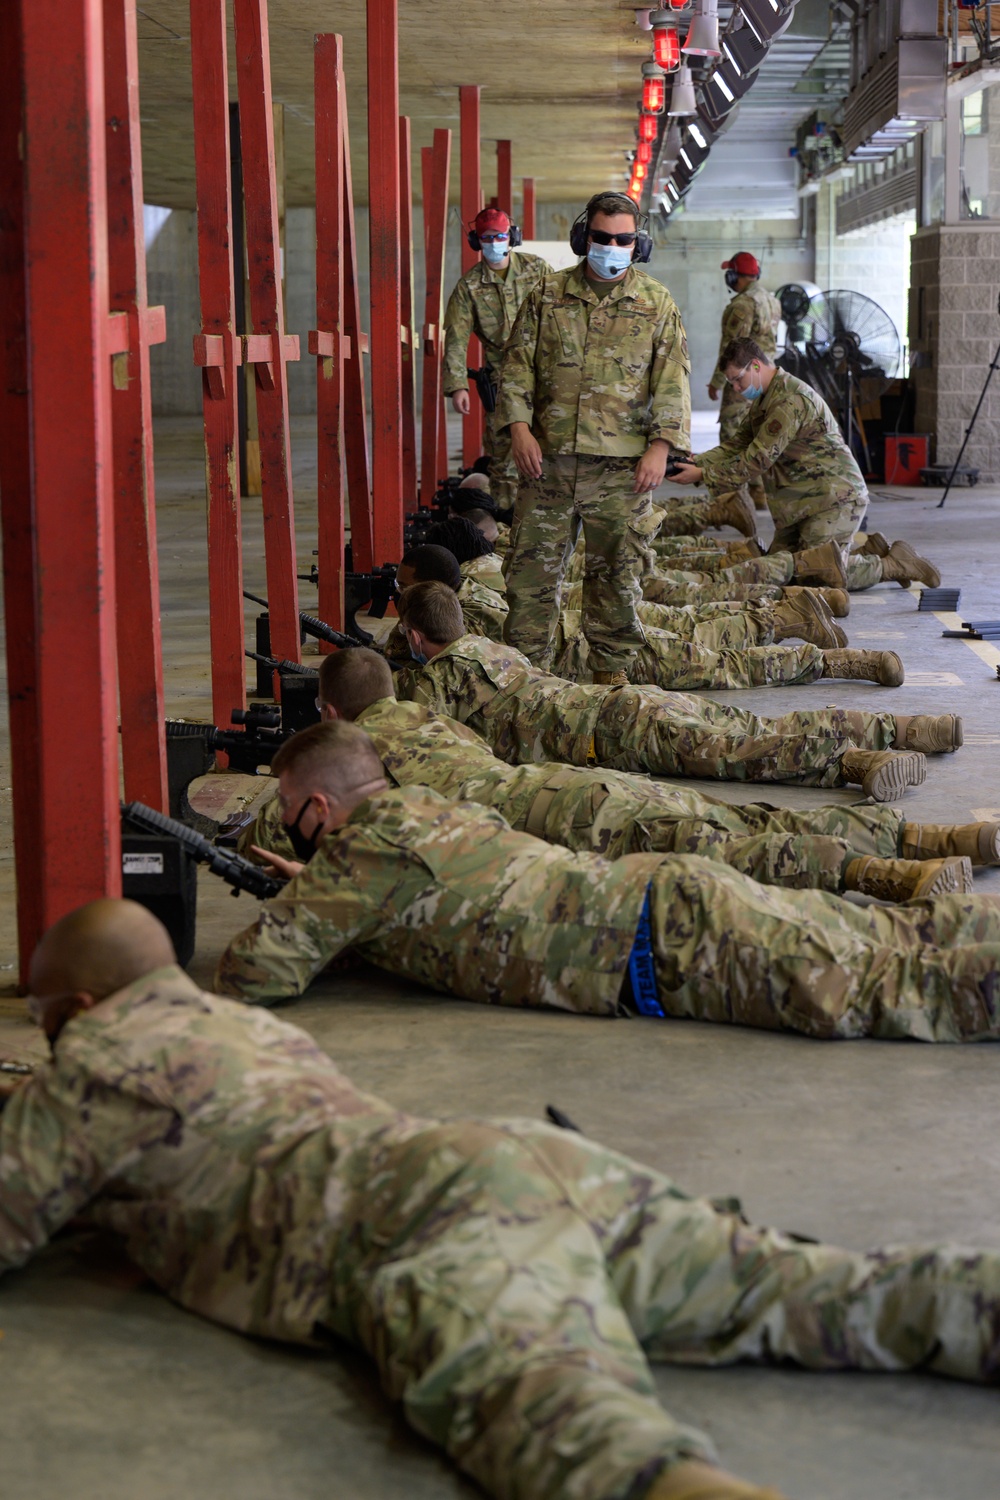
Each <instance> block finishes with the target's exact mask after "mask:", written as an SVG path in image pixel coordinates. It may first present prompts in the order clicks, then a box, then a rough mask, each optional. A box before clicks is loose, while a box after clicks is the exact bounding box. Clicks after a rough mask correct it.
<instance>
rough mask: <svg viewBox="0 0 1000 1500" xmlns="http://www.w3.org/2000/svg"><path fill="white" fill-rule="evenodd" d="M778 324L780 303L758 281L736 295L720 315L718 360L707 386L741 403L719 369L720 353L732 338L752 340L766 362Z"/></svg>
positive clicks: (779, 320)
mask: <svg viewBox="0 0 1000 1500" xmlns="http://www.w3.org/2000/svg"><path fill="white" fill-rule="evenodd" d="M780 322H781V303H780V302H779V301H778V299H777V297H775V296H774V295H773V293H771V292H769V291H768V290H767V288H766V287H763V286H761V284H760V282H759V281H758V282H756V283H755V284H754V285H753V286H750V287H747V289H746V291H745V292H737V294H736V296H735V297H734V298H733V299H732V301H731V302H729V303H727V304H726V308H725V311H724V312H723V314H722V337H721V339H720V340H719V361H718V364H717V365H716V367H715V370H714V373H713V375H712V379H711V380H710V381H709V384H710V385H714V386H715V387H716V388H717V389H718V390H720V391H722V393H723V395H725V394H726V392H727V391H729V392H731V394H732V395H733V396H735V397H736V400H737V401H741V400H742V399H743V398H742V397H741V396H739V395H738V394H737V392H736V391H733V390H732V387H731V386H729V385H727V384H726V372H725V370H724V369H723V367H722V351H723V349H725V347H726V345H727V344H728V343H730V342H731V340H732V339H753V341H754V343H755V344H759V345H760V347H761V349H763V351H764V353H765V354H766V355H767V357H768V359H773V358H774V351H775V349H776V348H777V343H776V341H775V335H776V334H777V332H778V324H779V323H780Z"/></svg>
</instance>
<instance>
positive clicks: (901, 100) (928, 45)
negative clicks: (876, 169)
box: [841, 0, 948, 160]
mask: <svg viewBox="0 0 1000 1500" xmlns="http://www.w3.org/2000/svg"><path fill="white" fill-rule="evenodd" d="M937 30H938V3H937V0H859V3H858V4H857V6H856V8H855V14H854V16H853V19H852V21H851V89H850V92H849V93H848V95H847V99H846V102H845V105H844V124H843V128H842V130H841V136H842V138H843V142H844V152H845V154H846V155H847V156H848V157H851V158H853V159H854V160H864V159H865V158H866V157H877V156H888V155H889V154H890V153H891V152H893V151H895V149H896V147H897V146H899V145H900V144H901V143H902V142H904V141H909V140H913V138H914V137H915V136H917V135H919V133H920V131H921V130H922V129H923V127H924V125H926V124H927V122H928V121H929V120H943V119H944V115H945V87H946V82H945V79H946V74H947V71H948V43H947V41H946V40H945V39H944V37H939V36H938V35H937Z"/></svg>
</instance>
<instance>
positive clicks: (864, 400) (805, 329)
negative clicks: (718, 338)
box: [777, 285, 903, 470]
mask: <svg viewBox="0 0 1000 1500" xmlns="http://www.w3.org/2000/svg"><path fill="white" fill-rule="evenodd" d="M810 293H811V295H810ZM777 295H778V300H779V301H780V302H781V308H782V313H783V315H784V318H785V322H786V324H787V328H788V332H787V335H786V340H785V349H784V353H783V354H782V355H781V357H780V359H779V360H778V364H779V365H781V367H782V368H783V369H785V370H788V371H789V373H790V374H792V375H797V376H798V377H799V379H800V380H805V381H807V382H808V383H809V385H811V386H812V387H813V389H814V390H817V391H818V392H819V393H820V395H821V396H822V397H823V399H824V401H825V402H826V403H827V405H828V406H829V407H830V408H831V410H832V411H833V413H834V415H835V416H836V418H837V421H838V422H839V423H840V429H841V431H842V432H843V434H844V440H845V442H847V444H848V445H849V447H851V448H852V449H853V450H857V451H858V457H859V458H860V459H861V460H862V467H863V468H864V469H866V470H868V469H870V467H871V460H870V455H869V452H868V442H867V439H866V437H865V426H864V421H863V419H862V417H861V408H862V407H863V406H867V405H869V404H870V403H871V402H873V401H877V400H878V399H879V397H880V396H882V395H884V394H885V392H886V391H887V390H888V388H889V384H890V382H891V381H893V380H895V378H896V376H897V375H898V373H899V368H900V363H901V360H902V352H903V351H902V345H901V343H900V339H899V334H898V333H897V331H896V325H895V324H894V323H893V321H892V319H891V318H890V317H889V314H888V313H887V312H886V311H885V309H884V308H881V307H879V305H878V303H877V302H873V301H872V299H871V298H870V297H865V296H864V295H863V294H862V293H861V292H852V291H830V292H814V291H812V289H811V288H807V287H804V286H800V285H789V286H784V287H781V288H780V289H779V291H778V293H777ZM807 295H808V301H806V297H807Z"/></svg>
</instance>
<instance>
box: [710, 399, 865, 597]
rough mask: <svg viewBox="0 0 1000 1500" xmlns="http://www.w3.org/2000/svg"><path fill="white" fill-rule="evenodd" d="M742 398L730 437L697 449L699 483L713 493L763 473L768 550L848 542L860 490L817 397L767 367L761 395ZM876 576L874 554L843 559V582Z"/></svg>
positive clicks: (857, 473) (859, 516)
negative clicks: (770, 527) (742, 413)
mask: <svg viewBox="0 0 1000 1500" xmlns="http://www.w3.org/2000/svg"><path fill="white" fill-rule="evenodd" d="M744 405H745V406H746V407H747V413H746V419H745V422H744V423H743V425H742V426H741V427H740V430H739V433H738V434H737V436H736V437H735V438H734V439H733V440H732V441H731V442H730V443H729V444H728V445H723V446H722V447H719V448H711V449H709V451H708V452H707V453H702V454H700V455H699V457H698V460H697V461H698V464H699V465H700V466H701V468H702V469H703V470H704V474H705V483H706V484H707V485H708V486H709V488H710V489H711V490H712V491H713V492H716V493H718V492H719V491H724V490H726V489H727V488H732V486H733V485H736V484H739V483H740V482H741V481H744V480H747V479H751V478H753V477H755V476H758V475H759V476H762V477H763V476H766V489H767V504H768V509H769V510H770V512H771V515H772V516H773V518H774V525H775V533H774V540H773V541H772V542H771V546H770V548H769V551H770V552H771V553H779V552H786V553H787V552H799V551H802V550H803V549H805V548H808V547H818V546H819V545H820V544H821V543H822V542H830V541H834V542H839V543H840V544H841V546H842V547H844V548H849V547H850V545H851V542H852V541H853V539H854V534H855V532H856V531H857V529H858V527H859V526H860V525H861V522H862V521H863V520H864V516H865V512H866V511H867V509H868V490H867V488H866V487H865V481H864V479H863V478H862V475H861V470H860V469H859V468H858V466H857V464H856V463H855V461H854V456H853V454H852V453H851V450H850V449H849V448H848V446H847V444H846V443H845V442H844V439H843V437H842V436H841V432H840V428H839V426H838V425H837V420H836V418H835V417H834V415H833V412H832V411H831V410H830V408H829V407H828V406H827V404H826V402H825V401H824V400H823V398H822V396H821V395H820V394H819V393H818V392H817V391H814V390H813V388H812V386H810V385H806V383H805V381H804V380H799V379H798V378H797V377H796V376H794V375H789V374H788V372H787V371H786V370H775V372H774V375H773V376H772V377H771V383H770V385H769V386H768V388H767V390H766V391H765V392H764V394H763V396H759V397H758V398H757V400H756V401H746V402H744ZM881 578H882V563H881V560H880V559H879V558H878V557H868V556H858V555H854V556H852V557H851V558H850V559H849V561H848V567H847V586H848V588H849V589H851V590H853V591H857V590H859V589H867V588H871V586H872V584H874V583H878V582H880V581H881Z"/></svg>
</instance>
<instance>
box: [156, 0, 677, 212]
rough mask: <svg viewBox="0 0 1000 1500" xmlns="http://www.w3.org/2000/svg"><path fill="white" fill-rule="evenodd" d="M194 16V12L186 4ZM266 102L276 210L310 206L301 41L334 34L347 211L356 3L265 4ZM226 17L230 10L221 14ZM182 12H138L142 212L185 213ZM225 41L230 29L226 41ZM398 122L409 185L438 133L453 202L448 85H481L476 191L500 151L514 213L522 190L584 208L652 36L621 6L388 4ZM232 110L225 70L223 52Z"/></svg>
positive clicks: (355, 151) (613, 157) (617, 143)
mask: <svg viewBox="0 0 1000 1500" xmlns="http://www.w3.org/2000/svg"><path fill="white" fill-rule="evenodd" d="M196 3H199V0H196ZM269 11H270V37H271V70H272V85H273V93H274V99H275V102H276V103H280V104H283V105H284V114H285V179H286V201H287V202H288V203H289V204H290V205H295V204H308V203H311V202H312V201H313V82H312V79H313V59H312V53H313V35H314V34H315V33H316V32H322V31H340V32H341V34H342V35H343V37H344V58H345V71H346V74H347V88H348V101H349V113H350V129H351V155H352V161H353V166H354V184H355V198H356V201H357V202H359V203H364V202H365V201H366V198H367V132H366V120H365V111H366V107H367V89H366V85H365V77H366V56H365V5H364V0H342V3H339V4H335V5H334V4H331V3H329V0H324V3H317V0H271V4H270V7H269ZM230 12H231V7H230ZM189 33H190V28H189V5H188V3H187V0H141V6H140V9H139V88H140V106H141V113H142V122H143V170H144V174H145V197H146V200H147V202H150V203H160V204H164V205H165V206H168V207H173V208H190V207H193V206H194V201H195V191H194V155H193V142H192V119H191V53H190V40H189ZM231 37H232V30H231V27H230V38H231ZM399 54H400V63H399V75H400V112H401V113H402V114H407V115H409V116H410V119H411V121H412V136H413V180H414V192H415V196H416V197H417V198H419V196H420V148H421V146H427V145H430V143H431V138H432V135H433V132H434V130H435V128H439V127H449V128H451V129H452V130H453V131H454V132H455V135H454V137H453V141H452V151H453V158H452V160H453V165H452V195H453V200H457V193H458V166H457V152H458V139H457V133H458V94H457V89H458V86H459V85H460V84H468V83H473V84H474V83H478V84H480V85H481V86H482V90H483V93H482V124H481V128H482V138H483V152H482V179H483V189H484V192H485V194H486V197H487V198H489V197H490V196H491V195H492V194H493V193H494V192H495V191H496V147H495V142H496V140H497V139H498V138H509V139H510V140H511V141H512V142H513V152H512V155H513V171H514V183H515V201H516V200H517V199H518V198H519V196H520V179H521V177H534V178H535V181H536V185H537V186H536V191H537V195H538V198H539V200H540V201H543V202H560V201H569V202H582V201H584V200H585V199H586V198H587V197H589V196H590V194H591V193H593V192H595V191H597V190H598V189H600V188H602V187H607V186H609V185H613V186H616V187H622V186H624V182H625V178H624V175H623V174H624V170H625V162H624V157H623V153H624V151H625V150H626V149H627V148H628V147H629V146H630V145H631V144H632V143H633V138H634V126H635V113H636V104H637V100H638V98H639V92H640V67H641V64H642V62H643V60H644V59H646V58H647V57H649V55H650V35H649V33H648V32H641V31H639V30H638V29H637V27H636V25H635V13H634V10H633V7H632V6H631V5H627V4H622V3H621V0H572V3H568V0H548V3H546V0H541V3H540V0H409V3H404V4H401V5H400V47H399ZM229 76H230V80H231V97H232V98H235V76H236V74H235V61H234V57H233V54H232V50H231V51H230V67H229Z"/></svg>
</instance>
